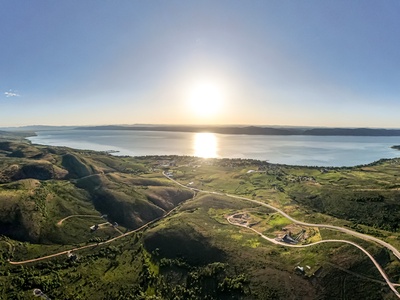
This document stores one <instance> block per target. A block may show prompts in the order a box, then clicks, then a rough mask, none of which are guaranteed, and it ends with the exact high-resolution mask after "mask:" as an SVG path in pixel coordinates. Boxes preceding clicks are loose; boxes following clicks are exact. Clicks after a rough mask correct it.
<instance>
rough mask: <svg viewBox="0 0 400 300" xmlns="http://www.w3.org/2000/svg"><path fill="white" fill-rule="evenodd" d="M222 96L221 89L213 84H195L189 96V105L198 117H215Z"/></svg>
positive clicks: (219, 107) (220, 104)
mask: <svg viewBox="0 0 400 300" xmlns="http://www.w3.org/2000/svg"><path fill="white" fill-rule="evenodd" d="M222 102H223V94H222V91H221V89H220V88H219V87H218V86H217V85H216V84H213V83H209V82H204V83H200V84H197V85H196V86H195V87H194V88H193V89H192V90H191V91H190V95H189V104H190V107H191V108H192V109H193V110H194V112H195V113H196V114H198V115H200V116H203V117H208V116H213V115H215V114H216V113H217V112H218V111H219V110H220V109H221V106H222Z"/></svg>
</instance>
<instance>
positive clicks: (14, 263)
mask: <svg viewBox="0 0 400 300" xmlns="http://www.w3.org/2000/svg"><path fill="white" fill-rule="evenodd" d="M177 208H178V206H176V207H175V208H173V209H171V210H170V211H169V212H168V213H166V214H165V215H163V216H161V217H159V218H157V219H154V220H152V221H150V222H147V223H146V224H144V225H142V226H141V227H139V228H136V229H135V230H132V231H129V232H126V233H122V232H121V235H120V236H117V237H115V238H112V239H109V240H107V241H104V242H100V243H96V244H90V245H86V246H81V247H76V248H72V249H68V250H64V251H61V252H57V253H54V254H50V255H46V256H42V257H38V258H33V259H28V260H23V261H10V260H9V261H8V262H9V263H10V264H12V265H24V264H28V263H32V262H37V261H41V260H45V259H48V258H52V257H57V256H60V255H66V254H67V253H69V252H75V251H79V250H83V249H88V248H93V247H97V246H101V245H105V244H109V243H111V242H114V241H116V240H118V239H120V238H123V237H126V236H128V235H131V234H133V233H135V232H138V231H140V230H142V229H144V228H146V227H148V226H149V225H151V224H153V223H155V222H157V221H159V220H161V219H164V218H166V217H168V216H169V215H170V214H171V213H172V212H173V211H175V210H176V209H177Z"/></svg>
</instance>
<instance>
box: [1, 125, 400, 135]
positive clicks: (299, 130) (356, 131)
mask: <svg viewBox="0 0 400 300" xmlns="http://www.w3.org/2000/svg"><path fill="white" fill-rule="evenodd" d="M48 130H134V131H169V132H213V133H220V134H245V135H310V136H400V129H384V128H311V127H283V126H282V127H279V126H240V125H229V126H228V125H226V126H224V125H219V126H218V125H101V126H79V127H78V126H41V125H34V126H23V127H3V128H0V131H3V135H5V132H14V133H15V132H20V133H22V132H24V133H25V135H31V133H32V132H37V131H48ZM27 133H29V134H27Z"/></svg>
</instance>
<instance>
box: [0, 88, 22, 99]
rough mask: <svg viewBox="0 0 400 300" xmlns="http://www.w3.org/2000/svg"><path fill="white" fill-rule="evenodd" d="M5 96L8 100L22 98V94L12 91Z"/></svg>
mask: <svg viewBox="0 0 400 300" xmlns="http://www.w3.org/2000/svg"><path fill="white" fill-rule="evenodd" d="M4 95H6V97H7V98H10V97H20V96H21V95H20V94H18V93H15V92H13V91H11V90H10V91H8V92H5V93H4Z"/></svg>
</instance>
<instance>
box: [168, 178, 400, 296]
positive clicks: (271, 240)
mask: <svg viewBox="0 0 400 300" xmlns="http://www.w3.org/2000/svg"><path fill="white" fill-rule="evenodd" d="M163 175H164V176H165V177H166V178H168V179H169V180H171V181H172V182H174V183H176V184H177V185H179V186H181V187H184V188H186V189H190V190H193V191H197V192H203V193H207V194H214V195H224V196H228V197H231V198H236V199H240V200H245V201H249V202H252V203H256V204H259V205H261V206H265V207H268V208H270V209H272V210H274V211H276V212H278V213H280V214H281V215H282V216H284V217H286V218H287V219H289V220H291V221H292V222H293V223H295V224H299V225H303V226H307V227H319V228H328V229H333V230H337V231H341V232H344V233H347V234H350V235H353V236H355V237H359V238H361V239H364V240H367V241H374V242H377V243H378V244H380V245H382V246H384V247H386V248H387V249H389V250H390V251H392V252H393V254H394V255H395V256H396V257H397V258H398V259H399V260H400V252H399V251H398V250H397V249H396V248H395V247H393V246H392V245H390V244H389V243H386V242H385V241H382V240H380V239H378V238H376V237H373V236H370V235H367V234H363V233H359V232H356V231H353V230H350V229H347V228H342V227H339V226H334V225H325V224H313V223H307V222H302V221H298V220H296V219H294V218H292V217H291V216H289V215H288V214H287V213H285V212H284V211H282V210H280V209H279V208H276V207H274V206H272V205H269V204H266V203H264V202H261V201H257V200H253V199H249V198H246V197H241V196H236V195H231V194H226V193H220V192H212V191H206V190H201V189H197V188H191V187H188V186H186V185H183V184H181V183H180V182H178V181H176V180H175V179H173V178H171V177H169V176H167V175H166V174H165V173H164V172H163ZM228 222H229V223H231V224H233V225H237V226H241V227H245V228H248V229H250V230H253V231H254V232H256V233H257V234H259V235H260V236H261V237H262V238H264V239H266V240H268V241H270V242H272V243H274V244H279V245H284V246H288V245H289V244H286V243H285V244H282V243H279V242H278V241H276V240H274V239H271V238H268V237H267V236H265V235H263V234H261V233H259V232H258V231H256V230H255V229H253V228H249V227H247V226H245V225H240V224H234V223H232V222H231V221H230V220H228ZM327 242H342V243H347V244H350V245H353V246H355V247H357V248H358V249H360V250H361V251H363V252H364V253H365V254H366V255H367V256H368V257H369V258H370V259H371V261H372V262H373V263H374V265H375V266H376V268H377V269H378V271H379V272H380V273H381V275H382V277H383V278H384V279H385V281H386V283H387V284H388V286H389V287H390V289H391V290H392V291H393V292H394V293H395V294H396V296H397V297H398V298H400V293H399V292H398V291H397V290H396V288H395V284H393V283H392V282H391V281H390V280H389V278H388V276H387V275H386V273H385V272H384V270H383V269H382V267H381V266H380V265H379V264H378V263H377V262H376V260H375V259H374V258H373V256H372V255H371V254H369V252H368V251H367V250H365V249H364V248H362V247H361V246H359V245H358V244H356V243H354V242H351V241H347V240H322V241H318V242H315V243H312V244H307V245H290V247H297V248H300V247H309V246H313V245H316V244H321V243H327ZM396 285H397V284H396Z"/></svg>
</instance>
